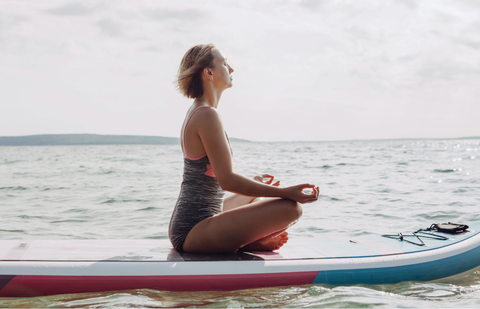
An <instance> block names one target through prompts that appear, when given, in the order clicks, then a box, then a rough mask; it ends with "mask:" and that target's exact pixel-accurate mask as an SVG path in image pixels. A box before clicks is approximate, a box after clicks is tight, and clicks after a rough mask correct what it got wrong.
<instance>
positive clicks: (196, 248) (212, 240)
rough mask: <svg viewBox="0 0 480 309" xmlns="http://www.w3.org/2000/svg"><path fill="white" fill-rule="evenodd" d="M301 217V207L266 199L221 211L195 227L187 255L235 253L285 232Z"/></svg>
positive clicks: (187, 242) (187, 244) (282, 200)
mask: <svg viewBox="0 0 480 309" xmlns="http://www.w3.org/2000/svg"><path fill="white" fill-rule="evenodd" d="M301 215H302V208H301V206H300V204H298V203H297V202H295V201H292V200H287V199H280V198H276V199H265V200H259V201H255V202H253V203H251V204H248V205H244V206H241V207H238V208H234V209H232V210H229V211H225V212H222V213H220V214H217V215H215V216H213V217H210V218H207V219H205V220H203V221H201V222H199V223H198V224H197V225H195V226H194V227H193V229H192V230H191V231H190V232H189V233H188V235H187V238H186V239H185V242H184V244H183V250H185V251H187V252H233V251H235V250H237V249H238V248H241V247H243V246H245V245H247V244H249V243H252V242H254V241H256V240H258V239H260V238H263V237H265V236H267V235H270V234H272V233H275V232H278V231H281V230H284V229H286V228H287V227H288V226H289V225H291V224H292V223H293V222H295V221H296V220H298V218H300V216H301Z"/></svg>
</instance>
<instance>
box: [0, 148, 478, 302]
mask: <svg viewBox="0 0 480 309" xmlns="http://www.w3.org/2000/svg"><path fill="white" fill-rule="evenodd" d="M232 148H233V151H234V166H235V170H236V171H237V172H239V173H241V174H244V175H247V176H254V175H256V174H259V173H268V174H272V175H274V176H275V177H276V178H277V179H278V180H280V181H281V185H284V186H287V185H291V184H296V183H300V182H302V183H303V182H311V183H314V184H317V185H319V186H320V189H321V196H320V198H319V200H318V201H317V202H316V203H312V204H305V205H304V207H303V208H304V215H303V217H302V219H301V220H300V221H299V222H298V223H297V224H296V225H295V226H293V227H292V228H291V229H290V237H300V236H301V237H328V236H335V235H341V236H362V235H370V234H386V233H397V232H411V231H414V230H417V229H418V228H423V227H428V226H429V225H430V224H431V223H434V222H436V223H439V222H446V221H452V222H458V223H468V222H471V221H476V220H480V140H479V139H471V140H410V141H352V142H296V143H232ZM182 170H183V162H182V154H181V151H180V147H179V146H178V145H155V146H154V145H152V146H145V145H122V146H32V147H28V146H20V147H0V239H2V240H3V239H112V238H116V239H126V238H129V239H142V238H151V239H163V238H168V237H167V227H168V223H169V219H170V214H171V212H172V208H173V205H174V204H175V201H176V198H177V195H178V191H179V185H180V182H181V176H182V175H181V174H182ZM287 246H288V244H287ZM0 307H94V308H103V307H230V308H241V307H244V308H247V307H350V308H351V307H364V308H385V307H387V308H392V307H408V308H412V307H414V308H437V307H452V308H453V307H463V308H474V307H480V274H479V273H473V274H471V275H469V276H467V277H464V278H460V279H451V280H449V281H446V282H442V283H432V282H427V283H421V282H403V283H399V284H389V285H375V286H372V285H358V286H327V285H299V286H288V287H274V288H262V289H249V290H240V291H229V292H188V293H187V292H166V291H154V290H128V291H112V292H104V293H85V294H69V295H55V296H48V297H34V298H1V299H0Z"/></svg>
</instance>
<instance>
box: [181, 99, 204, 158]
mask: <svg viewBox="0 0 480 309" xmlns="http://www.w3.org/2000/svg"><path fill="white" fill-rule="evenodd" d="M202 107H209V106H207V105H201V106H199V107H197V108H195V109H194V110H193V112H192V113H191V114H190V116H189V117H188V119H187V122H186V123H185V126H184V127H183V141H182V145H183V154H184V156H185V157H187V158H190V157H189V156H188V155H187V151H186V149H185V131H186V130H187V126H188V123H189V122H190V119H192V116H193V114H195V112H196V111H197V110H199V109H200V108H202ZM202 157H203V155H202ZM195 159H196V158H195Z"/></svg>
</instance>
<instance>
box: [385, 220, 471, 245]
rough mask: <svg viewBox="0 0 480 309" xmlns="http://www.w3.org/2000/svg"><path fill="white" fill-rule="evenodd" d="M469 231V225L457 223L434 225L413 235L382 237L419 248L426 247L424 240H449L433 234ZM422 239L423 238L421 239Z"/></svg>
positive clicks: (399, 234) (454, 233)
mask: <svg viewBox="0 0 480 309" xmlns="http://www.w3.org/2000/svg"><path fill="white" fill-rule="evenodd" d="M467 229H468V225H466V224H456V223H451V222H448V223H433V224H432V225H430V227H429V228H426V229H419V230H418V231H416V232H412V235H403V234H402V233H398V234H397V235H382V237H387V238H392V239H398V240H400V241H405V242H408V243H411V244H414V245H417V246H425V243H424V242H423V240H422V238H430V239H436V240H447V239H448V237H446V236H442V235H438V234H433V233H432V232H437V233H447V234H453V235H456V234H460V233H465V232H466V231H467ZM421 237H422V238H421Z"/></svg>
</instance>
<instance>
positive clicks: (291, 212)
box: [282, 199, 303, 221]
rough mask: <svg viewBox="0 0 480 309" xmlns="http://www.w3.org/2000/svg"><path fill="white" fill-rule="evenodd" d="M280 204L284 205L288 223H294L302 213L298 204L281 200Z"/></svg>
mask: <svg viewBox="0 0 480 309" xmlns="http://www.w3.org/2000/svg"><path fill="white" fill-rule="evenodd" d="M282 203H284V204H285V205H284V206H285V207H284V210H285V212H286V213H287V214H288V216H289V218H290V221H296V220H298V219H300V217H301V216H302V213H303V209H302V205H301V204H300V203H298V202H296V201H293V200H287V199H283V200H282Z"/></svg>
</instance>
